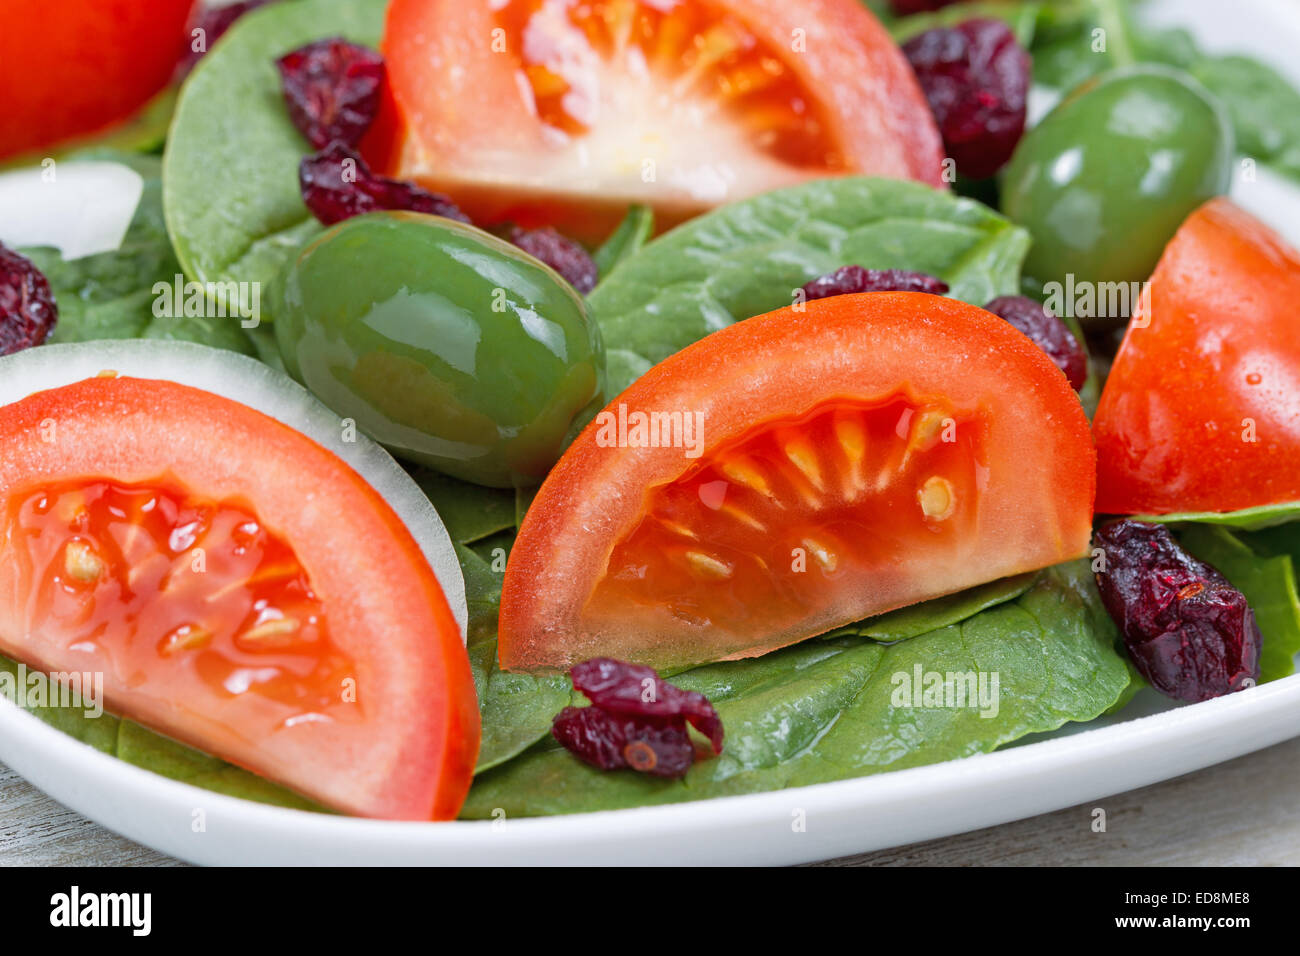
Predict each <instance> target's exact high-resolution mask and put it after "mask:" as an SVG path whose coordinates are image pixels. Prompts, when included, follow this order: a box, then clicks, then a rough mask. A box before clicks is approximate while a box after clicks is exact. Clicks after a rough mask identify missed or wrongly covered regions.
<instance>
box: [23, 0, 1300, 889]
mask: <svg viewBox="0 0 1300 956" xmlns="http://www.w3.org/2000/svg"><path fill="white" fill-rule="evenodd" d="M1232 6H1233V9H1232V13H1231V16H1227V17H1225V13H1224V5H1223V4H1222V3H1219V2H1215V0H1160V2H1157V3H1154V4H1152V5H1151V10H1150V12H1149V14H1148V16H1149V17H1150V18H1151V19H1154V20H1159V21H1160V22H1162V23H1170V22H1178V23H1182V24H1185V25H1187V26H1190V27H1191V28H1192V29H1193V30H1194V31H1195V32H1196V33H1197V34H1198V36H1199V38H1200V39H1201V40H1202V42H1204V43H1205V44H1206V45H1207V46H1209V47H1211V48H1213V49H1216V50H1225V51H1226V50H1228V49H1234V48H1235V49H1242V50H1245V51H1247V52H1251V53H1253V54H1255V55H1259V56H1261V57H1263V58H1265V59H1267V60H1269V61H1270V62H1273V63H1274V64H1275V65H1277V66H1278V67H1279V68H1282V69H1284V70H1285V71H1286V72H1287V73H1288V74H1289V75H1290V76H1291V78H1292V79H1293V80H1296V81H1297V82H1300V70H1298V68H1297V66H1296V64H1295V61H1294V58H1293V55H1292V51H1294V50H1295V49H1300V5H1297V4H1295V3H1294V2H1288V0H1250V2H1245V0H1241V2H1238V3H1235V4H1233V5H1232ZM1268 188H1269V189H1271V190H1273V193H1275V194H1274V195H1269V196H1268V197H1267V198H1266V197H1265V194H1264V193H1263V191H1262V190H1256V191H1252V190H1251V189H1250V188H1249V187H1248V185H1243V184H1238V186H1237V187H1234V192H1233V195H1234V198H1238V199H1239V200H1241V201H1243V203H1244V204H1246V205H1248V206H1250V207H1251V208H1254V209H1256V210H1258V211H1259V213H1260V214H1261V215H1263V217H1264V218H1265V219H1267V220H1268V221H1270V222H1271V223H1272V224H1273V225H1274V226H1276V227H1278V228H1279V229H1281V230H1282V231H1283V232H1285V233H1286V234H1288V235H1289V236H1290V237H1291V238H1292V240H1293V241H1300V214H1297V213H1296V212H1295V210H1297V209H1298V208H1300V205H1297V202H1296V194H1295V191H1294V190H1291V189H1290V188H1289V187H1282V186H1279V185H1277V184H1269V186H1268ZM1279 197H1280V198H1279ZM1144 712H1146V715H1145V716H1139V715H1141V714H1143V713H1144ZM1296 735H1300V675H1298V676H1294V677H1288V678H1286V679H1285V680H1280V681H1274V682H1272V683H1269V684H1265V685H1263V686H1260V687H1255V688H1251V689H1250V690H1247V691H1244V692H1242V693H1239V694H1233V695H1231V696H1229V697H1224V698H1220V699H1218V700H1212V701H1207V702H1205V703H1202V704H1195V705H1191V706H1184V707H1177V708H1169V706H1168V704H1167V702H1164V701H1162V700H1160V699H1158V698H1156V697H1155V696H1154V695H1153V694H1150V693H1144V694H1143V695H1139V698H1138V700H1136V701H1135V702H1134V703H1133V704H1132V705H1130V706H1129V708H1127V709H1126V710H1125V712H1124V713H1123V714H1122V715H1121V717H1120V718H1112V719H1110V720H1109V721H1094V722H1093V723H1091V724H1089V725H1087V726H1086V727H1082V726H1079V725H1068V726H1067V727H1066V728H1063V729H1062V730H1061V731H1058V732H1056V733H1055V734H1052V735H1045V736H1047V737H1048V738H1050V739H1042V738H1039V739H1037V740H1036V742H1031V743H1023V744H1021V745H1019V746H1014V747H1010V748H1008V749H1005V750H1002V751H999V752H997V753H993V754H988V755H984V756H977V757H968V758H966V759H963V760H956V761H950V762H947V763H941V764H935V765H932V766H928V767H918V768H916V769H912V770H900V771H894V772H892V773H884V774H878V775H875V776H870V777H863V778H860V779H857V780H846V781H843V782H840V783H829V784H821V785H818V786H812V787H801V788H797V789H791V790H783V791H778V792H775V793H763V794H754V795H751V796H741V797H726V798H720V799H716V800H708V801H701V802H696V803H686V804H679V805H676V806H668V807H653V808H645V809H639V810H620V811H613V812H606V813H593V814H583V815H579V816H572V817H552V818H540V819H518V820H498V821H495V822H481V823H438V824H433V823H387V822H379V821H371V820H356V819H347V818H340V817H331V816H324V815H319V814H311V813H303V812H299V811H294V810H283V809H279V808H276V807H268V806H263V805H260V804H255V803H250V802H247V801H243V800H236V799H233V798H231V797H224V796H220V795H218V794H214V793H210V792H208V791H206V790H200V789H197V788H195V787H191V786H189V785H187V784H182V783H177V782H175V781H171V780H167V779H164V778H162V777H158V776H155V775H154V774H151V773H148V772H147V771H144V770H141V769H139V768H137V767H133V766H131V765H129V764H126V763H123V762H121V761H119V760H116V759H114V758H112V757H109V756H107V755H105V754H102V753H99V752H98V751H96V750H94V749H92V748H90V747H88V746H86V745H84V744H81V743H78V742H77V741H75V740H73V739H72V738H70V737H68V736H66V735H64V734H62V733H60V732H59V731H57V730H54V729H53V728H51V727H49V726H47V725H46V724H44V723H42V722H41V721H39V720H37V719H36V718H34V717H32V716H30V715H29V714H26V713H24V712H22V711H21V710H19V709H18V708H17V707H15V706H13V705H12V704H10V703H8V702H7V701H5V700H3V699H0V760H3V761H4V762H6V763H8V764H9V765H10V766H12V767H13V768H14V769H15V770H16V771H17V772H18V773H20V774H22V775H23V776H24V777H26V778H27V779H29V780H30V781H32V783H34V784H35V785H36V786H38V787H40V788H41V789H43V790H45V791H46V792H48V793H50V794H51V795H52V796H54V797H55V798H56V799H58V800H60V801H61V802H63V803H64V804H66V805H68V806H69V807H71V808H72V809H74V810H77V811H78V812H80V813H83V814H85V815H86V816H88V817H90V818H91V819H93V820H95V821H97V822H98V823H101V824H103V825H104V826H106V827H109V828H110V829H113V830H116V831H117V832H119V833H122V834H124V835H125V836H127V837H130V838H131V839H134V840H137V841H139V842H141V843H145V844H147V845H149V846H152V847H154V848H156V849H158V850H161V851H163V852H165V853H170V854H172V855H174V856H178V857H180V858H182V859H185V860H189V861H192V862H196V863H209V864H277V863H278V864H370V865H403V864H429V863H441V864H460V865H489V866H495V865H503V864H512V863H513V864H520V863H522V864H542V863H551V864H554V863H608V864H634V865H636V864H642V865H644V864H719V863H766V864H778V863H796V862H805V861H809V860H818V859H826V858H829V857H834V856H841V855H845V854H850V853H858V852H863V851H866V850H872V849H877V848H880V847H886V846H896V845H899V844H903V843H909V842H913V841H916V840H923V839H929V838H933V837H939V836H946V835H948V834H952V833H960V832H962V831H965V830H971V829H975V828H978V827H984V826H991V825H994V824H998V823H1005V822H1007V821H1010V820H1015V819H1019V818H1021V817H1026V816H1031V815H1034V814H1038V813H1045V812H1048V811H1051V810H1056V809H1060V808H1062V807H1066V806H1073V805H1076V804H1080V803H1087V802H1089V801H1092V800H1095V799H1098V798H1101V797H1104V796H1106V795H1108V794H1112V793H1118V792H1121V791H1124V790H1130V789H1133V788H1135V787H1141V786H1145V785H1147V784H1151V783H1155V782H1157V781H1159V780H1164V779H1168V778H1169V777H1174V776H1177V775H1178V774H1182V773H1186V772H1188V771H1191V770H1196V769H1199V768H1201V767H1206V766H1209V765H1210V764H1213V763H1217V762H1219V761H1223V760H1228V759H1231V758H1233V757H1237V756H1240V755H1241V754H1244V753H1248V752H1250V751H1252V750H1257V749H1260V748H1263V747H1268V746H1271V745H1272V744H1275V743H1278V742H1279V741H1282V740H1285V739H1287V738H1289V737H1293V736H1296Z"/></svg>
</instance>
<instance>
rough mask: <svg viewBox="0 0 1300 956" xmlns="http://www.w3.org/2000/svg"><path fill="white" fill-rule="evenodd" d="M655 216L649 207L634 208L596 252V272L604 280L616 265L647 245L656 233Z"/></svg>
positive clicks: (630, 209)
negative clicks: (651, 236)
mask: <svg viewBox="0 0 1300 956" xmlns="http://www.w3.org/2000/svg"><path fill="white" fill-rule="evenodd" d="M654 227H655V214H654V210H652V209H651V208H650V207H649V206H632V207H631V208H629V209H628V211H627V215H626V216H624V217H623V221H622V222H621V223H619V225H618V228H617V229H615V230H614V232H613V233H612V234H611V235H610V237H609V238H608V239H606V240H605V242H604V244H603V245H602V246H601V247H600V248H599V249H597V250H596V254H595V255H594V256H593V257H592V258H593V259H594V260H595V262H596V270H597V272H598V273H599V275H600V277H601V278H602V279H603V278H605V276H607V275H609V274H610V273H611V272H612V271H613V270H614V267H615V266H616V265H618V264H619V263H620V262H622V261H623V260H624V259H627V258H629V257H630V256H632V255H634V254H635V253H636V252H638V251H639V250H640V248H641V247H642V246H644V245H645V242H646V240H647V239H649V238H650V233H652V232H653V231H654Z"/></svg>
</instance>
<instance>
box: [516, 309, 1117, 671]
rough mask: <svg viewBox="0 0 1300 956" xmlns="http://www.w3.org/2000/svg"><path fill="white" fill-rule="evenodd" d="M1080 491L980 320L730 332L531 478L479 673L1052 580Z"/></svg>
mask: <svg viewBox="0 0 1300 956" xmlns="http://www.w3.org/2000/svg"><path fill="white" fill-rule="evenodd" d="M674 415H676V416H679V418H680V421H681V422H682V427H680V428H676V429H675V427H674V425H673V422H674V419H673V416H674ZM656 416H657V422H658V424H657V425H655V424H654V423H655V422H656ZM688 418H689V420H690V421H691V422H692V423H693V431H694V435H693V436H692V435H688V433H687V430H686V428H685V423H686V421H687V420H688ZM647 422H650V423H651V424H650V426H649V427H646V423H647ZM678 438H680V439H681V440H680V441H679V440H677V439H678ZM688 439H692V440H688ZM694 439H698V440H694ZM1095 477H1096V457H1095V455H1094V453H1093V448H1092V441H1091V436H1090V435H1089V431H1088V422H1087V418H1086V416H1085V415H1084V413H1083V409H1082V407H1081V405H1080V404H1079V400H1078V397H1077V396H1076V395H1075V394H1074V391H1073V389H1071V388H1070V385H1069V383H1068V382H1067V381H1066V379H1065V377H1064V376H1062V375H1061V373H1060V370H1059V369H1058V368H1057V367H1056V365H1055V364H1054V363H1053V362H1052V361H1051V359H1049V358H1048V357H1047V356H1046V355H1045V354H1044V353H1043V352H1042V351H1041V350H1040V349H1038V348H1037V347H1036V346H1035V345H1034V344H1033V343H1032V342H1031V341H1030V340H1029V339H1028V338H1027V337H1025V336H1024V335H1022V334H1021V333H1020V332H1018V331H1016V329H1014V328H1013V327H1012V326H1011V325H1010V324H1008V323H1007V322H1005V321H1002V320H1000V319H998V318H997V317H996V316H993V315H991V314H990V313H988V312H985V311H984V310H982V309H978V308H976V307H974V306H970V305H966V304H965V303H961V302H956V301H954V300H951V299H946V298H942V297H939V296H934V295H925V294H921V293H866V294H861V295H843V296H835V297H833V298H828V299H822V300H817V301H813V302H808V303H804V304H802V305H800V306H798V307H790V308H786V309H781V310H778V311H776V312H772V313H769V314H767V315H763V316H757V317H755V318H751V319H746V320H745V321H743V322H737V323H735V324H734V325H731V326H728V327H726V328H724V329H722V330H720V331H718V332H715V333H713V334H712V335H710V336H708V337H706V338H704V339H702V340H701V341H699V342H697V343H695V344H694V345H691V346H689V347H688V348H686V349H684V350H683V351H681V352H679V353H677V354H675V355H673V356H671V357H669V358H668V359H666V360H665V361H663V362H661V363H660V364H659V365H657V366H655V367H654V368H652V369H650V371H649V372H647V373H646V374H645V375H643V376H642V377H641V378H640V379H638V380H637V381H636V382H635V383H634V384H633V385H632V386H631V387H630V388H629V389H627V390H626V391H624V392H623V394H621V395H620V396H618V398H616V399H615V400H614V403H613V404H612V405H611V406H609V408H607V409H605V411H604V412H602V413H601V414H600V415H598V416H597V417H596V419H595V420H594V421H593V422H592V423H591V424H590V425H589V426H588V427H587V429H586V430H585V431H584V432H583V434H582V435H581V436H579V437H578V439H577V440H576V441H575V442H574V443H573V444H572V445H571V446H570V447H569V449H568V451H567V452H566V453H565V455H564V457H563V458H561V459H560V462H559V463H558V464H557V465H556V466H555V468H554V469H553V470H552V471H551V473H550V475H549V476H548V477H547V479H546V481H545V482H544V483H543V484H542V487H541V488H540V489H539V491H538V493H537V496H536V498H535V499H534V501H533V503H532V505H531V506H530V507H529V509H528V512H527V514H526V515H525V517H524V521H523V524H522V526H521V528H520V531H519V537H518V539H517V540H516V542H515V546H514V548H513V550H512V551H511V554H510V560H509V564H508V566H507V568H506V577H505V583H504V588H503V591H502V599H501V617H500V627H499V643H498V648H499V653H500V659H501V664H502V666H503V667H504V668H506V669H507V670H524V671H547V670H560V669H564V668H567V667H570V666H572V665H573V664H574V663H576V662H578V661H582V660H586V659H588V658H591V657H597V656H609V657H618V658H622V659H625V660H631V661H636V662H638V663H645V664H650V665H653V666H658V667H680V666H686V665H690V664H696V663H700V662H703V661H710V660H731V659H736V658H743V657H753V656H756V655H759V654H763V653H765V652H767V651H770V650H774V649H776V648H778V647H782V646H785V645H787V644H791V643H793V642H795V641H799V640H802V639H804V638H807V637H811V636H813V635H815V634H819V633H822V632H825V631H828V630H831V629H833V628H836V627H839V626H841V625H845V624H850V623H852V622H854V621H858V620H861V619H862V618H865V617H869V616H871V615H873V614H878V613H882V612H884V611H888V610H892V609H894V608H897V607H902V606H905V605H908V604H912V603H915V602H918V601H923V600H926V599H928V598H932V597H938V596H940V595H943V594H948V593H952V592H954V591H959V590H962V589H963V588H967V587H971V586H974V585H976V584H981V583H984V582H986V581H990V580H994V579H996V578H1000V577H1004V576H1007V575H1012V574H1018V573H1021V572H1024V571H1030V570H1034V569H1036V568H1041V567H1045V566H1048V565H1051V564H1055V563H1058V562H1060V561H1065V560H1068V559H1070V558H1073V557H1076V556H1078V555H1081V554H1084V553H1086V552H1087V550H1088V547H1089V541H1090V538H1091V532H1092V505H1093V493H1094V490H1095Z"/></svg>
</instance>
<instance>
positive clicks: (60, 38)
mask: <svg viewBox="0 0 1300 956" xmlns="http://www.w3.org/2000/svg"><path fill="white" fill-rule="evenodd" d="M193 6H194V0H56V2H50V0H5V2H4V3H3V4H0V89H2V90H4V91H5V101H4V108H3V109H0V157H3V156H10V155H14V154H17V153H23V152H26V151H27V150H32V149H37V148H39V147H42V146H48V145H51V144H54V143H57V142H59V141H60V140H64V139H68V138H69V137H72V136H76V135H78V134H81V133H89V132H92V131H94V130H97V129H99V128H100V127H103V126H107V125H109V124H111V123H113V122H116V121H118V120H122V119H125V118H126V117H128V116H129V115H131V113H133V112H135V110H136V109H138V108H139V107H141V106H143V105H144V103H145V101H146V100H148V99H149V98H150V97H151V96H153V95H154V94H155V93H157V92H158V91H159V90H161V89H162V88H163V87H164V86H166V85H167V82H168V80H170V79H171V76H172V73H173V72H174V71H175V68H176V64H177V62H178V61H179V60H180V58H181V56H182V54H184V52H185V50H186V42H187V39H188V35H187V33H186V26H187V24H188V23H189V18H190V10H191V8H192V7H193Z"/></svg>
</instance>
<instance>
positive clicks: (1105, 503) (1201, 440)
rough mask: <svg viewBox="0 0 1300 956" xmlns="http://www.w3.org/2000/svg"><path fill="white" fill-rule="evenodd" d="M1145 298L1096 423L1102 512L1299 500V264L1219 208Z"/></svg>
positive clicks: (1182, 239) (1187, 226)
mask: <svg viewBox="0 0 1300 956" xmlns="http://www.w3.org/2000/svg"><path fill="white" fill-rule="evenodd" d="M1149 292H1150V303H1149V306H1148V305H1147V304H1146V303H1145V302H1141V303H1139V305H1138V308H1137V310H1136V312H1135V315H1134V322H1133V323H1132V324H1131V325H1130V326H1129V329H1128V332H1127V333H1126V334H1125V336H1124V341H1123V343H1122V344H1121V345H1120V348H1119V352H1118V354H1117V355H1116V357H1115V363H1114V365H1113V367H1112V368H1111V372H1110V376H1109V378H1108V379H1107V380H1106V387H1105V389H1104V390H1103V392H1102V396H1101V402H1100V404H1099V405H1098V408H1097V415H1096V417H1095V419H1094V420H1093V432H1094V434H1095V435H1096V440H1097V454H1098V485H1097V510H1098V511H1099V512H1101V513H1104V514H1170V513H1175V512H1189V511H1237V510H1239V509H1242V508H1251V507H1256V506H1260V505H1269V504H1279V503H1283V502H1288V501H1300V325H1297V323H1296V321H1295V310H1296V304H1297V303H1298V302H1300V253H1297V252H1296V250H1294V249H1292V248H1290V247H1289V246H1288V245H1287V244H1286V242H1285V241H1284V240H1283V239H1282V238H1281V237H1280V236H1278V235H1277V234H1276V233H1274V232H1273V231H1272V230H1271V229H1269V228H1268V227H1267V226H1265V225H1264V224H1263V223H1261V222H1259V220H1257V219H1255V218H1254V217H1252V216H1251V215H1249V214H1248V213H1246V212H1244V211H1243V210H1241V209H1240V208H1238V207H1237V206H1235V205H1233V204H1232V203H1231V202H1230V201H1228V200H1226V199H1214V200H1211V201H1210V202H1208V203H1206V204H1205V205H1203V206H1202V207H1201V208H1200V209H1198V210H1197V211H1196V212H1195V213H1193V214H1192V215H1191V216H1190V217H1188V219H1187V221H1186V222H1185V223H1183V225H1182V227H1181V228H1180V229H1179V230H1178V232H1177V234H1176V235H1175V236H1174V238H1173V240H1172V241H1171V242H1170V243H1169V245H1168V247H1166V249H1165V252H1164V255H1163V256H1162V257H1161V259H1160V262H1159V264H1158V265H1157V267H1156V271H1155V273H1154V274H1153V275H1152V277H1151V282H1150V287H1149ZM1146 319H1149V325H1145V326H1144V325H1143V322H1144V321H1145V320H1146ZM1252 438H1253V439H1254V440H1251V439H1252Z"/></svg>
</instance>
